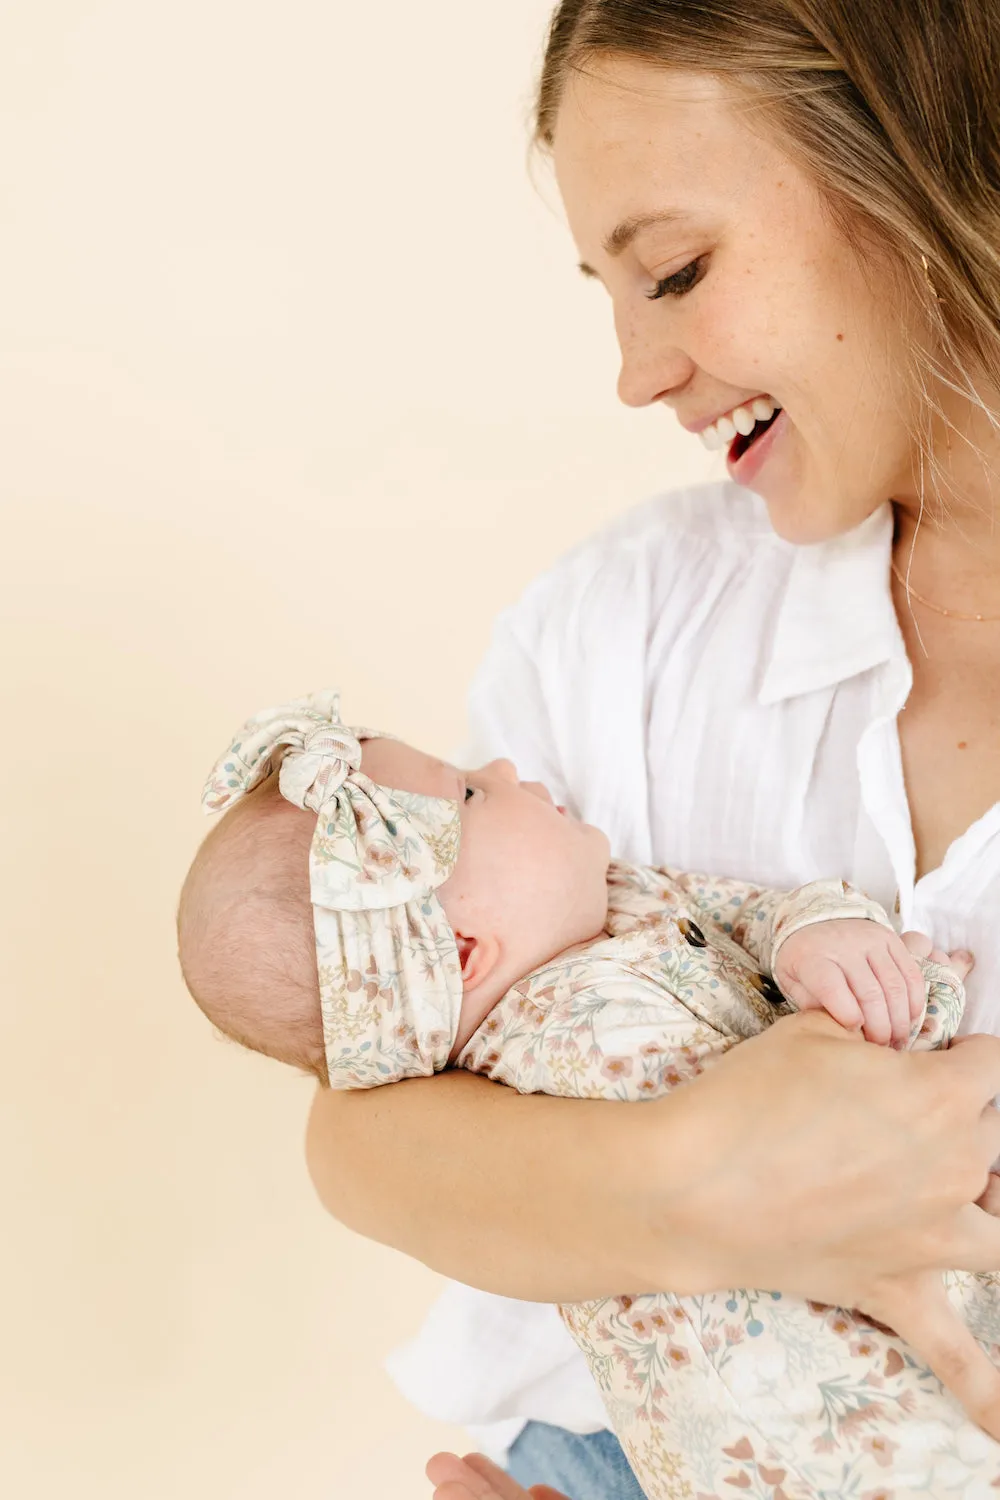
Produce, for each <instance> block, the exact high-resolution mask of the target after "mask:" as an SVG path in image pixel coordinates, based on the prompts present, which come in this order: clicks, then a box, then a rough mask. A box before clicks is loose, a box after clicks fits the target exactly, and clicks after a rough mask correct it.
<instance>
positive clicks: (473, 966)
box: [455, 932, 500, 995]
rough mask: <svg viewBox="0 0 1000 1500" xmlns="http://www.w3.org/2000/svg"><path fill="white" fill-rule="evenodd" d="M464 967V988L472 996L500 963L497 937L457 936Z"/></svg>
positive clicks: (457, 933)
mask: <svg viewBox="0 0 1000 1500" xmlns="http://www.w3.org/2000/svg"><path fill="white" fill-rule="evenodd" d="M455 942H456V943H457V944H458V957H459V960H460V962H461V965H462V987H463V989H464V990H465V993H466V994H467V995H471V994H472V993H473V992H474V991H475V990H477V989H479V987H480V985H482V984H485V983H486V981H487V980H488V979H489V977H490V975H491V974H492V973H493V972H494V970H495V969H496V966H497V964H498V963H499V962H500V944H499V943H498V942H497V940H496V938H495V937H478V938H476V937H463V936H462V934H461V933H460V932H456V934H455Z"/></svg>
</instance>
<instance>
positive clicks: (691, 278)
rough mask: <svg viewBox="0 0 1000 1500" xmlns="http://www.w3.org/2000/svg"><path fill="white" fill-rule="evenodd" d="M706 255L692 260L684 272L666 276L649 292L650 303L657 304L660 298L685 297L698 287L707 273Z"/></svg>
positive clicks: (647, 294)
mask: <svg viewBox="0 0 1000 1500" xmlns="http://www.w3.org/2000/svg"><path fill="white" fill-rule="evenodd" d="M705 260H706V257H705V256H704V255H699V257H698V259H697V260H692V261H690V262H689V263H688V265H686V266H685V267H684V269H683V270H682V271H675V272H674V274H673V276H665V277H664V278H663V280H662V281H658V282H657V283H656V286H655V288H654V290H653V291H651V292H647V293H646V296H647V297H648V298H649V300H650V302H656V301H658V300H659V298H660V297H683V296H684V294H685V292H689V291H690V290H691V288H692V287H694V286H697V284H698V282H699V281H700V280H701V278H702V276H703V275H704V271H705Z"/></svg>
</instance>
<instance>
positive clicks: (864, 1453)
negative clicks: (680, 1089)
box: [179, 695, 1000, 1500]
mask: <svg viewBox="0 0 1000 1500" xmlns="http://www.w3.org/2000/svg"><path fill="white" fill-rule="evenodd" d="M248 794H249V795H248ZM205 803H206V806H207V807H208V808H209V810H223V809H230V810H229V811H227V814H226V817H225V818H224V819H222V820H221V822H220V823H219V824H218V825H217V827H216V828H215V829H214V830H213V832H212V833H211V834H210V835H209V837H208V839H206V841H205V843H204V845H203V846H202V849H201V850H200V851H199V854H198V856H197V857H196V859H195V862H194V865H193V866H192V869H191V872H190V874H189V875H188V879H187V881H186V883H185V887H184V892H183V895H182V898H181V907H180V915H179V929H180V950H181V961H182V965H183V969H184V974H185V978H186V980H187V983H188V985H189V988H190V989H191V991H192V994H193V995H194V997H195V999H196V1000H197V1001H198V1003H199V1005H200V1006H201V1007H202V1009H203V1010H204V1011H205V1012H206V1014H207V1015H208V1016H209V1018H210V1019H211V1020H212V1021H213V1022H214V1023H215V1024H216V1025H217V1026H218V1027H219V1028H220V1029H221V1030H222V1031H224V1032H226V1033H227V1034H228V1035H230V1036H232V1037H234V1038H235V1039H236V1040H238V1041H240V1042H242V1043H243V1044H245V1045H247V1046H249V1047H252V1048H254V1049H255V1050H258V1051H261V1052H264V1053H267V1054H269V1055H271V1056H273V1057H276V1058H279V1059H280V1060H282V1061H285V1062H288V1063H292V1064H294V1065H297V1066H299V1067H301V1068H305V1069H307V1070H308V1071H310V1072H312V1073H314V1074H315V1075H316V1076H317V1077H319V1078H320V1079H321V1081H323V1082H324V1083H328V1084H329V1085H330V1086H331V1087H334V1088H368V1087H372V1086H376V1085H378V1084H381V1083H388V1082H392V1081H395V1080H397V1079H401V1078H406V1077H414V1076H421V1075H429V1074H431V1073H433V1072H435V1071H438V1070H440V1069H442V1068H445V1067H447V1066H449V1065H455V1066H458V1067H464V1068H468V1069H471V1070H473V1071H476V1072H481V1073H485V1074H487V1075H488V1076H489V1077H491V1078H493V1079H495V1080H497V1081H499V1082H503V1083H506V1084H508V1085H509V1086H511V1087H514V1088H516V1089H518V1090H520V1091H521V1092H526V1093H527V1092H535V1091H544V1092H548V1093H552V1094H570V1095H576V1096H583V1097H592V1098H599V1097H604V1098H609V1099H617V1100H634V1101H641V1100H644V1099H651V1098H655V1097H657V1096H658V1095H661V1094H663V1093H665V1092H667V1091H668V1090H670V1089H672V1088H674V1087H675V1086H677V1085H678V1084H682V1083H683V1082H684V1081H685V1080H687V1079H690V1078H692V1077H694V1076H695V1075H696V1074H697V1073H698V1072H699V1071H701V1069H702V1068H703V1066H705V1064H706V1063H707V1062H708V1061H710V1060H711V1059H712V1058H713V1057H715V1056H718V1055H719V1054H721V1053H722V1052H724V1051H726V1050H727V1049H728V1048H729V1047H730V1046H732V1045H734V1044H735V1043H737V1042H739V1041H741V1040H743V1039H745V1038H747V1037H750V1036H753V1035H755V1034H757V1033H758V1032H760V1031H762V1030H763V1029H764V1028H765V1027H766V1026H768V1025H770V1024H771V1022H772V1021H773V1020H774V1019H775V1018H776V1017H778V1016H781V1015H786V1014H790V1013H791V1012H793V1011H794V1010H796V1009H800V1010H801V1009H806V1008H810V1007H813V1008H817V1007H822V1008H823V1009H826V1010H828V1011H829V1013H830V1014H831V1015H833V1016H834V1017H835V1018H836V1019H837V1020H838V1021H839V1022H841V1024H843V1025H845V1026H849V1027H859V1028H861V1029H862V1030H863V1031H864V1034H865V1036H866V1037H867V1038H868V1039H869V1040H870V1041H874V1042H880V1043H889V1042H892V1043H893V1044H894V1045H897V1046H906V1045H916V1046H920V1047H931V1046H941V1045H947V1043H948V1041H949V1039H950V1038H951V1037H952V1036H953V1035H954V1032H955V1030H956V1028H957V1025H958V1022H959V1020H960V1018H961V1012H962V1005H963V991H962V986H961V982H960V978H959V974H958V973H957V972H956V967H954V966H950V965H949V963H948V960H947V956H946V955H944V954H940V953H937V952H936V951H935V952H932V951H931V949H930V945H929V944H927V943H926V942H924V943H923V948H922V951H923V952H924V953H926V954H928V955H930V960H929V961H927V960H925V961H924V962H923V965H922V966H921V965H920V964H918V963H917V962H916V960H915V958H914V957H913V955H912V954H911V952H909V951H908V948H907V946H906V944H905V943H904V941H903V940H902V939H900V938H899V937H897V936H896V934H895V932H894V931H893V929H892V926H891V923H890V922H889V920H888V918H887V917H886V915H885V913H884V912H882V911H881V909H880V908H879V907H878V906H876V905H875V904H874V903H873V902H871V901H870V900H868V898H867V897H865V896H864V895H863V894H862V893H861V892H859V891H856V890H853V889H852V888H850V887H849V886H847V885H845V884H844V883H843V882H841V881H839V880H836V881H817V882H814V883H812V884H811V885H808V886H805V887H803V888H802V889H800V890H797V891H792V892H790V893H789V892H777V891H767V890H761V889H758V888H756V887H753V886H750V885H747V884H745V883H742V882H738V881H734V880H727V879H716V878H711V877H705V876H698V875H688V874H682V873H680V872H677V871H668V870H653V869H645V868H637V867H634V866H630V865H626V864H623V863H620V862H612V861H611V860H610V851H609V848H608V843H607V840H606V838H605V836H604V835H603V834H602V833H601V832H600V831H599V830H598V829H596V828H593V827H590V826H588V825H586V824H583V823H580V822H578V821H577V820H575V819H574V818H573V817H572V816H570V814H569V813H567V811H566V810H565V809H564V808H559V807H555V806H554V805H553V803H552V800H551V798H550V797H549V795H548V793H547V791H546V790H545V788H544V787H542V786H540V785H538V784H535V783H522V782H519V781H518V778H517V773H516V771H515V769H514V767H513V766H511V765H510V764H509V763H508V762H504V761H497V762H493V763H492V764H490V765H488V766H485V767H483V768H482V769H481V770H479V771H475V772H464V771H459V770H457V769H456V768H455V767H453V766H450V765H448V764H446V763H444V762H442V761H440V760H436V759H435V758H433V757H432V756H429V755H425V754H423V753H422V752H420V751H418V750H415V749H413V748H412V747H410V746H407V745H404V744H402V743H400V742H399V741H396V740H393V739H390V738H387V737H384V736H377V735H374V734H372V733H370V732H367V731H364V730H350V729H347V728H345V726H344V725H343V724H341V722H340V719H339V713H338V711H337V704H336V699H335V698H334V697H333V695H321V696H317V697H315V698H311V699H305V700H299V701H297V702H295V703H292V704H289V705H287V706H286V707H284V708H281V709H276V710H273V711H270V712H268V713H265V714H261V715H258V716H257V717H256V718H255V719H252V720H251V721H250V722H249V723H248V725H247V726H246V727H245V728H244V730H243V732H242V734H241V735H240V737H239V738H238V739H237V740H236V741H235V742H234V744H233V745H232V747H231V748H230V750H229V751H228V752H227V754H226V755H225V756H224V757H223V759H222V760H221V761H220V762H219V764H218V766H217V768H216V770H215V772H214V773H213V776H212V777H211V778H210V781H209V783H208V786H207V788H206V792H205ZM914 946H915V947H918V948H919V946H920V940H914ZM955 958H956V963H957V961H958V956H957V955H956V956H955ZM958 966H959V967H963V968H964V970H965V971H967V969H968V962H967V961H965V960H963V961H962V963H961V964H959V965H958ZM946 1280H947V1284H948V1297H949V1298H950V1303H951V1305H952V1306H953V1307H955V1308H958V1309H959V1310H960V1311H961V1313H962V1315H963V1317H964V1318H965V1319H966V1321H967V1322H968V1323H969V1324H970V1326H971V1327H972V1328H973V1332H974V1333H975V1334H976V1336H977V1337H978V1338H979V1339H980V1340H981V1341H982V1342H983V1343H984V1344H985V1345H986V1346H988V1349H989V1353H990V1355H991V1356H992V1357H994V1358H996V1357H998V1356H1000V1347H998V1346H1000V1302H998V1295H997V1285H996V1283H997V1281H998V1278H994V1277H983V1276H971V1275H967V1274H962V1273H953V1274H950V1275H949V1276H948V1278H946ZM941 1296H942V1299H944V1293H943V1292H942V1294H941ZM562 1313H563V1317H564V1319H565V1321H566V1323H567V1325H568V1327H569V1328H570V1330H571V1332H572V1333H573V1335H574V1336H575V1338H576V1339H577V1342H578V1343H579V1344H580V1346H581V1348H582V1349H583V1352H584V1354H585V1355H586V1356H587V1359H588V1361H589V1362H590V1366H591V1370H592V1372H593V1374H594V1376H595V1379H596V1380H597V1383H598V1386H599V1387H600V1389H601V1392H602V1394H603V1396H604V1399H605V1403H606V1406H607V1410H608V1416H609V1421H610V1423H611V1425H612V1426H613V1427H614V1429H615V1431H616V1432H617V1434H618V1436H619V1438H620V1439H621V1441H622V1443H623V1445H624V1446H625V1448H626V1451H627V1452H628V1455H629V1458H630V1461H631V1462H632V1464H633V1467H634V1468H635V1471H636V1474H637V1476H638V1478H639V1481H640V1483H641V1485H642V1487H643V1489H644V1490H645V1492H646V1493H647V1495H648V1496H650V1497H651V1500H668V1497H669V1500H673V1497H690V1500H709V1497H712V1496H717V1495H720V1494H723V1493H728V1489H724V1488H723V1486H724V1485H726V1486H735V1487H737V1488H742V1489H747V1490H749V1491H751V1493H753V1494H755V1495H760V1496H766V1497H768V1500H782V1497H784V1500H808V1497H813V1496H816V1495H830V1496H833V1495H836V1496H840V1495H857V1496H861V1495H862V1494H866V1495H867V1494H871V1495H876V1494H881V1493H884V1494H886V1495H888V1494H889V1493H890V1492H891V1493H892V1494H893V1495H894V1496H895V1497H896V1500H903V1496H904V1495H905V1496H909V1495H918V1494H919V1495H943V1494H946V1493H949V1494H961V1495H967V1496H969V1497H971V1496H972V1495H973V1493H976V1494H978V1493H979V1489H980V1488H981V1487H982V1488H983V1493H984V1494H985V1493H986V1489H987V1488H991V1486H990V1480H991V1479H993V1478H995V1477H997V1476H998V1475H1000V1445H997V1444H996V1443H995V1442H993V1440H992V1439H990V1438H989V1437H987V1436H986V1435H985V1434H984V1433H983V1432H982V1431H981V1430H980V1429H979V1428H977V1427H975V1426H974V1425H973V1424H972V1423H970V1422H969V1421H968V1419H967V1418H966V1417H965V1416H964V1415H963V1413H962V1412H961V1411H960V1410H959V1409H958V1408H957V1407H956V1405H955V1404H954V1402H953V1401H952V1400H951V1399H950V1398H949V1397H948V1396H947V1395H945V1393H944V1391H943V1390H942V1387H941V1384H940V1382H939V1381H938V1379H937V1378H936V1377H935V1375H934V1374H933V1373H932V1372H931V1370H930V1369H929V1368H927V1366H926V1365H924V1364H923V1363H922V1361H921V1360H920V1359H919V1358H918V1357H917V1356H916V1354H915V1351H914V1349H913V1348H912V1347H911V1346H910V1345H908V1344H906V1343H904V1342H903V1341H902V1340H901V1339H900V1338H898V1337H897V1336H895V1335H894V1334H893V1333H892V1332H891V1331H890V1330H888V1329H886V1328H884V1327H882V1326H881V1325H879V1324H875V1323H873V1322H872V1320H870V1319H866V1318H865V1317H863V1316H862V1315H860V1314H857V1313H850V1312H844V1311H842V1310H840V1309H835V1308H829V1307H823V1306H819V1305H816V1304H806V1303H802V1302H798V1301H796V1300H794V1299H789V1298H784V1297H782V1296H781V1295H780V1294H778V1293H772V1292H766V1291H747V1290H738V1291H730V1292H721V1293H714V1294H711V1295H706V1296H697V1297H675V1296H673V1295H671V1294H665V1293H651V1294H638V1295H632V1296H622V1297H618V1298H603V1299H600V1300H598V1301H594V1302H589V1303H584V1304H577V1305H573V1306H567V1307H564V1308H563V1309H562ZM981 1363H982V1366H983V1367H984V1368H983V1369H981V1370H979V1371H977V1375H978V1377H979V1378H980V1380H981V1382H982V1383H983V1388H985V1387H987V1386H989V1385H990V1383H991V1382H996V1381H997V1376H996V1373H995V1371H994V1370H993V1369H992V1368H991V1367H990V1366H989V1364H988V1362H987V1360H986V1359H985V1356H983V1357H981ZM890 1473H891V1475H892V1479H891V1483H890V1484H889V1486H888V1487H886V1484H885V1481H886V1480H887V1479H889V1478H890Z"/></svg>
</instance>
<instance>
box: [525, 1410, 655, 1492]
mask: <svg viewBox="0 0 1000 1500" xmlns="http://www.w3.org/2000/svg"><path fill="white" fill-rule="evenodd" d="M507 1472H508V1473H509V1474H512V1475H513V1477H514V1478H515V1479H516V1480H517V1481H518V1483H519V1484H523V1485H525V1486H526V1487H527V1486H529V1485H532V1484H550V1485H551V1486H552V1488H553V1489H555V1490H562V1492H563V1494H564V1495H568V1496H569V1500H645V1497H644V1494H643V1491H642V1490H641V1489H640V1488H639V1485H638V1482H637V1480H636V1477H635V1475H634V1474H633V1473H632V1470H631V1468H630V1467H629V1462H628V1459H627V1458H626V1457H625V1454H624V1453H623V1452H622V1449H621V1446H620V1444H619V1442H618V1439H617V1438H616V1437H615V1436H614V1435H613V1433H610V1432H591V1433H588V1434H587V1435H586V1436H584V1437H581V1436H579V1435H578V1434H577V1433H575V1432H566V1431H565V1430H564V1429H563V1428H562V1427H549V1426H547V1425H546V1424H545V1423H544V1422H529V1423H528V1425H527V1427H526V1428H525V1429H524V1431H523V1432H522V1433H521V1436H520V1437H519V1438H518V1440H517V1442H516V1443H515V1444H514V1446H513V1448H512V1449H511V1450H510V1453H509V1454H508V1455H507Z"/></svg>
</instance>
